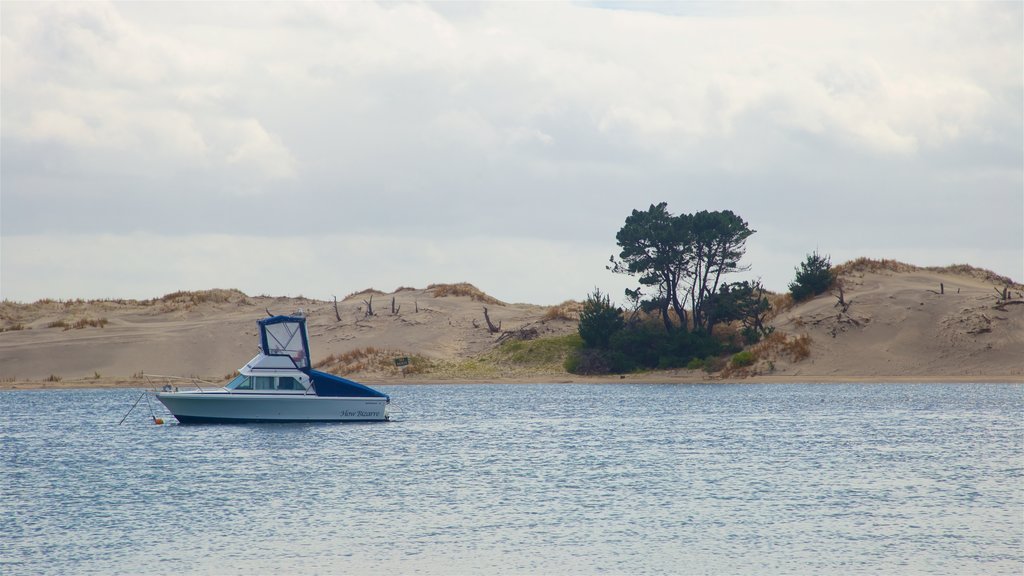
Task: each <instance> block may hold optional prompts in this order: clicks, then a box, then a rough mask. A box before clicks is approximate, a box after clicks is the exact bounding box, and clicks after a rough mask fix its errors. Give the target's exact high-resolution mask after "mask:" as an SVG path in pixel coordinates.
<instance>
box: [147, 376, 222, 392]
mask: <svg viewBox="0 0 1024 576" xmlns="http://www.w3.org/2000/svg"><path fill="white" fill-rule="evenodd" d="M142 377H143V378H144V379H145V380H146V382H147V383H148V384H149V387H150V388H152V389H156V388H160V389H161V390H163V391H164V392H177V391H178V390H179V389H180V388H181V386H178V385H177V382H184V381H188V382H191V383H192V385H193V386H194V387H195V389H196V391H198V392H200V393H203V392H205V390H203V386H202V385H203V384H207V385H209V387H219V385H218V384H217V383H216V382H210V381H208V380H203V379H202V378H198V377H196V376H168V375H166V374H145V373H144V374H143V375H142ZM153 379H159V380H163V381H165V382H163V383H156V382H154V381H153Z"/></svg>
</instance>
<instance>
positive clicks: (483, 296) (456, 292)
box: [427, 282, 505, 306]
mask: <svg viewBox="0 0 1024 576" xmlns="http://www.w3.org/2000/svg"><path fill="white" fill-rule="evenodd" d="M427 290H429V291H430V292H432V293H433V294H434V298H446V297H449V296H468V297H469V298H470V299H472V300H475V301H477V302H483V303H484V304H494V305H495V306H504V305H505V303H504V302H502V301H501V300H498V299H497V298H495V297H493V296H490V295H488V294H487V293H486V292H484V291H483V290H481V289H479V288H477V287H476V286H474V285H472V284H470V283H469V282H459V283H456V284H431V285H430V286H427Z"/></svg>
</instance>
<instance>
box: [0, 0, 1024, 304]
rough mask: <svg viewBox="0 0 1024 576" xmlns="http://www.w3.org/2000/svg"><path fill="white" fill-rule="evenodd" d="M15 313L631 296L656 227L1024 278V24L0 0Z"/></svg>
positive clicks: (821, 15) (766, 10)
mask: <svg viewBox="0 0 1024 576" xmlns="http://www.w3.org/2000/svg"><path fill="white" fill-rule="evenodd" d="M0 29H2V44H0V298H2V299H7V300H14V301H20V302H31V301H35V300H37V299H41V298H56V299H73V298H86V299H92V298H139V299H144V298H152V297H159V296H162V295H164V294H167V293H170V292H174V291H178V290H199V289H208V288H238V289H240V290H242V291H244V292H246V293H247V294H250V295H261V294H266V295H275V296H279V295H280V296H299V295H302V296H306V297H310V298H320V299H330V298H331V297H332V296H334V295H336V296H338V297H339V298H341V297H344V296H345V295H347V294H349V293H352V292H356V291H359V290H362V289H365V288H370V287H372V288H376V289H379V290H385V291H391V290H394V289H395V288H398V287H400V286H411V287H418V288H423V287H426V286H427V285H428V284H432V283H446V282H462V281H466V282H471V283H473V284H475V285H477V286H478V287H479V288H481V289H483V290H484V291H486V292H487V293H489V294H491V295H493V296H495V297H496V298H499V299H501V300H504V301H509V302H528V303H534V304H544V305H547V304H556V303H559V302H562V301H564V300H569V299H573V300H582V299H584V298H585V297H586V295H587V294H588V293H589V292H591V291H592V290H593V289H594V288H595V287H596V288H600V289H602V290H603V291H605V292H607V293H610V294H611V295H612V298H613V300H616V301H617V302H619V303H620V304H621V303H622V302H623V300H624V299H623V298H622V291H623V289H624V288H628V287H634V286H635V285H636V280H635V279H634V278H630V277H628V276H623V275H615V274H612V273H611V272H609V271H608V270H607V269H606V265H607V264H608V259H609V257H610V256H612V255H613V254H615V255H617V254H618V251H619V249H618V247H617V246H616V244H615V234H616V233H617V232H618V230H619V228H621V226H622V225H623V223H624V221H625V219H626V217H627V216H629V214H630V213H631V211H632V210H634V209H640V210H644V209H646V208H647V207H648V206H650V205H651V204H655V203H658V202H667V203H668V209H669V211H670V212H672V213H674V214H679V213H694V212H698V211H701V210H732V211H733V212H735V213H737V214H738V215H740V216H741V217H742V218H743V219H744V220H746V221H747V222H748V223H749V226H750V228H752V229H753V230H756V233H755V234H754V235H753V236H751V237H750V239H749V240H748V242H747V252H746V256H745V258H744V259H743V261H742V263H743V264H744V265H746V266H749V271H747V272H745V273H743V274H736V275H733V276H732V277H731V279H732V280H744V279H761V280H762V281H763V282H764V284H765V285H766V286H767V287H768V288H769V289H772V290H775V291H784V290H786V287H787V285H788V283H789V282H791V281H792V279H793V277H794V269H795V267H796V266H797V265H798V264H799V263H800V262H801V261H803V259H804V258H805V257H806V255H807V254H808V253H810V252H812V251H818V252H819V253H822V254H827V255H829V256H830V257H831V259H832V262H833V263H834V264H838V263H841V262H844V261H847V260H850V259H853V258H857V257H862V256H864V257H871V258H890V259H896V260H902V261H905V262H909V263H913V264H917V265H921V266H944V265H949V264H959V263H969V264H972V265H974V266H979V267H982V268H988V269H991V270H993V271H995V272H997V273H999V274H1001V275H1006V276H1010V277H1012V278H1013V279H1015V280H1017V281H1021V280H1024V4H1022V3H1020V2H998V3H984V2H972V3H930V2H914V3H889V2H885V3H882V2H869V3H854V2H842V3H819V2H811V3H783V4H772V3H764V2H758V3H578V2H576V3H559V2H532V3H522V2H511V3H501V2H494V3H419V2H395V3H355V2H351V3H350V2H345V3H340V2H339V3H299V2H280V3H273V2H261V3H249V2H245V3H213V2H194V3H180V2H173V3H160V2H129V3H103V2H65V3H47V2H31V3H17V2H7V1H4V2H3V3H2V4H0Z"/></svg>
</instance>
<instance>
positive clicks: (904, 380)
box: [0, 372, 1024, 392]
mask: <svg viewBox="0 0 1024 576" xmlns="http://www.w3.org/2000/svg"><path fill="white" fill-rule="evenodd" d="M178 382H180V384H177V385H178V386H180V387H183V388H184V387H189V386H192V383H191V382H187V381H181V380H179V381H178ZM208 382H210V381H207V382H204V383H203V384H204V385H206V384H207V383H208ZM361 382H363V383H364V384H366V385H368V386H398V385H406V386H444V385H470V386H471V385H495V384H500V385H523V384H651V385H661V384H709V385H711V384H732V385H736V384H780V385H781V384H1024V375H990V374H988V375H976V376H963V375H958V376H942V375H923V376H922V375H909V376H908V375H899V376H852V375H844V376H839V375H806V376H804V375H800V376H786V375H778V376H773V375H758V376H750V377H746V378H737V377H724V378H723V377H715V376H709V375H706V374H692V375H690V374H675V373H671V372H667V373H657V372H653V373H651V372H648V373H640V374H624V375H610V376H576V375H573V374H565V375H557V374H553V375H538V376H517V377H507V378H441V377H432V376H430V375H414V376H407V377H405V378H402V377H382V378H365V379H361ZM167 383H168V382H167V381H164V380H159V379H154V380H152V381H149V382H147V381H143V380H139V379H136V378H88V379H80V380H62V381H60V382H49V381H43V380H25V381H16V382H0V392H5V391H12V390H85V389H118V388H123V389H153V390H157V389H160V388H161V387H163V386H164V385H165V384H167ZM219 384H221V383H220V382H217V383H216V385H213V386H209V387H217V385H219ZM204 387H207V386H204Z"/></svg>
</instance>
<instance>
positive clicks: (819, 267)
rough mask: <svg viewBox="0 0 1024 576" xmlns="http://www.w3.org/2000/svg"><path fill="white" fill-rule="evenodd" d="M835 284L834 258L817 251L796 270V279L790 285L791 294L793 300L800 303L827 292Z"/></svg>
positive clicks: (808, 256)
mask: <svg viewBox="0 0 1024 576" xmlns="http://www.w3.org/2000/svg"><path fill="white" fill-rule="evenodd" d="M833 282H835V275H834V274H833V273H832V258H831V257H830V256H827V255H826V256H822V255H820V254H818V251H817V250H815V251H814V252H812V253H810V254H808V255H807V259H806V260H804V261H803V262H801V263H800V267H799V268H796V278H795V279H794V280H793V282H791V283H790V284H789V292H790V293H791V294H792V295H793V300H795V301H797V302H800V301H802V300H806V299H808V298H813V297H814V296H817V295H818V294H823V293H825V292H827V291H828V289H829V288H830V287H831V286H832V283H833Z"/></svg>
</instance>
